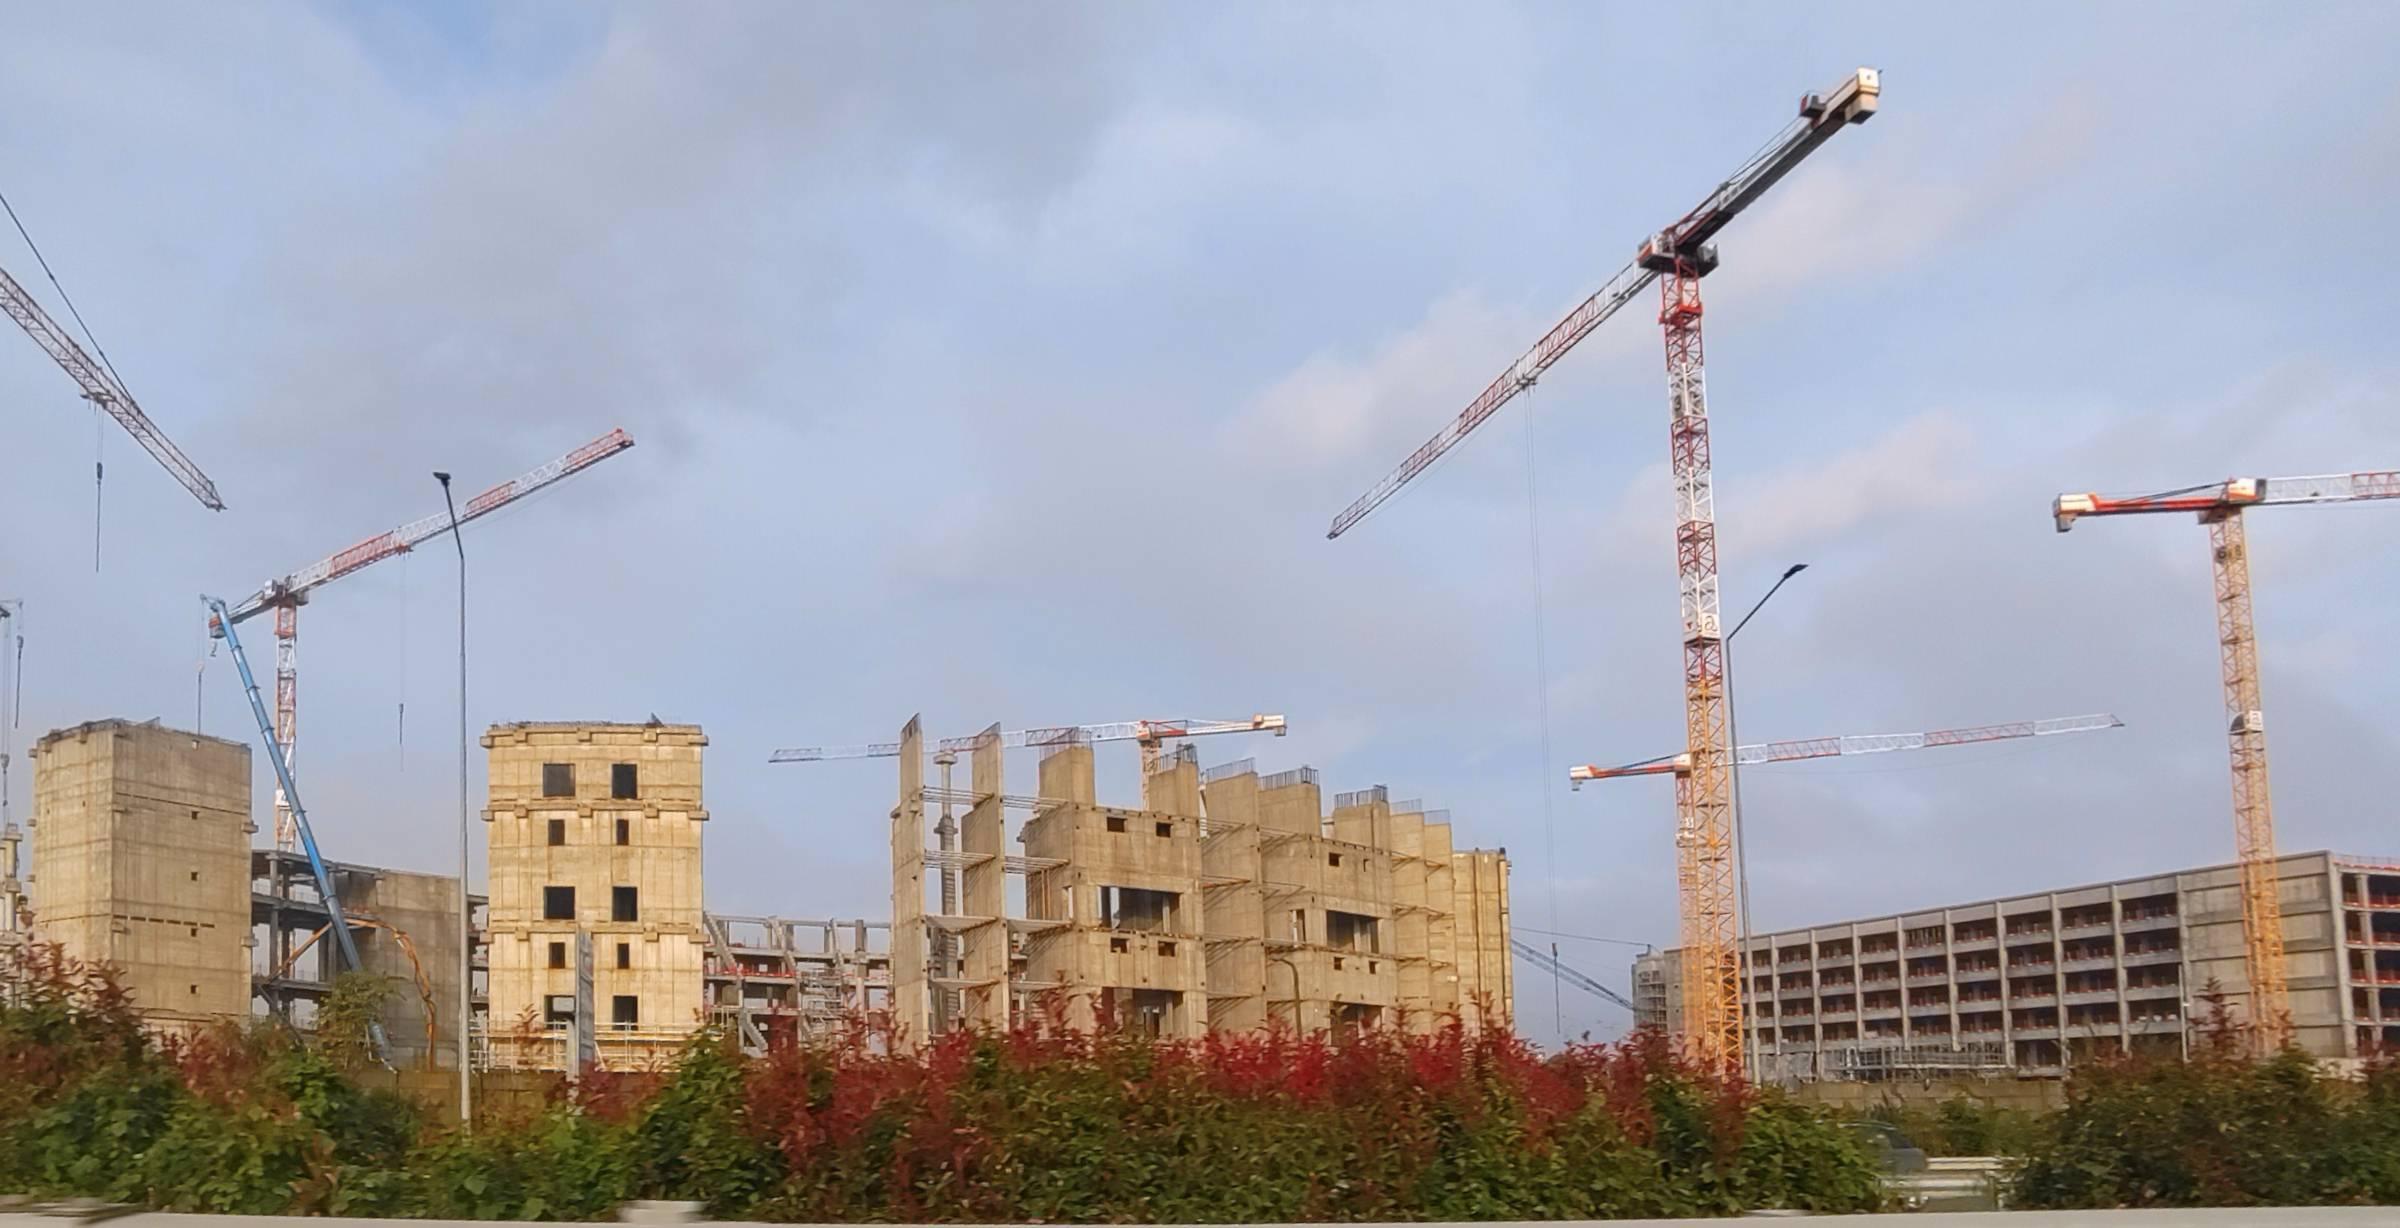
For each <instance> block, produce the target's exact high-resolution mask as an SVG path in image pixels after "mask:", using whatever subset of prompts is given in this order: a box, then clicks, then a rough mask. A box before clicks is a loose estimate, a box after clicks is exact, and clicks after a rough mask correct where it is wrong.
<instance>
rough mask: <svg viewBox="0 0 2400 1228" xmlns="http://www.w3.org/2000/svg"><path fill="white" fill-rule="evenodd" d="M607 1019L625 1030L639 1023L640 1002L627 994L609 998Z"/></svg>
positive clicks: (640, 1017)
mask: <svg viewBox="0 0 2400 1228" xmlns="http://www.w3.org/2000/svg"><path fill="white" fill-rule="evenodd" d="M608 1019H609V1022H611V1023H614V1024H616V1025H617V1026H619V1027H626V1028H630V1027H632V1026H634V1025H635V1024H638V1023H640V1022H641V1021H642V1000H641V999H640V998H637V997H635V996H633V995H632V994H629V993H621V994H618V995H617V996H615V997H613V998H610V999H609V1000H608Z"/></svg>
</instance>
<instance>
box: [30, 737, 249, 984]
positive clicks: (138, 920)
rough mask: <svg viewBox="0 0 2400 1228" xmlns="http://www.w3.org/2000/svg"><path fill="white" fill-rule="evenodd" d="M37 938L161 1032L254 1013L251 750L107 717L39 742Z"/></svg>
mask: <svg viewBox="0 0 2400 1228" xmlns="http://www.w3.org/2000/svg"><path fill="white" fill-rule="evenodd" d="M33 760H34V778H33V796H34V818H33V823H32V826H33V857H34V874H33V878H32V882H31V887H32V896H33V909H34V913H35V915H36V917H38V918H39V920H40V933H39V937H40V938H41V939H42V940H44V941H48V942H55V943H58V944H60V945H61V946H63V947H64V948H65V949H66V951H67V952H68V953H69V954H71V955H73V956H75V957H76V958H78V959H82V960H86V961H89V962H94V963H103V962H104V963H109V964H114V965H115V966H116V967H117V969H118V971H119V974H120V976H121V983H122V984H123V986H124V988H125V989H126V990H127V992H128V993H130V994H131V995H132V999H133V1003H134V1005H135V1006H136V1007H137V1008H138V1009H139V1010H140V1011H141V1012H142V1013H143V1015H144V1016H145V1017H146V1018H148V1019H149V1020H151V1021H152V1022H153V1024H155V1025H156V1026H159V1027H161V1028H164V1029H168V1030H174V1029H179V1028H183V1027H189V1026H195V1025H198V1024H201V1023H205V1022H207V1021H208V1020H211V1019H219V1018H225V1017H229V1016H246V1015H248V1014H249V1011H250V835H251V833H252V832H253V831H255V830H256V829H255V828H254V827H253V826H252V824H251V821H250V748H249V747H247V746H244V745H242V744H241V743H239V742H228V741H226V740H224V739H222V738H212V737H207V736H204V735H202V734H196V733H185V732H183V731H181V730H176V729H168V728H166V727H165V726H163V725H160V724H159V723H158V722H156V721H148V722H141V723H136V722H133V721H126V720H100V721H91V722H88V723H86V724H82V725H77V726H75V727H73V728H71V729H60V730H55V731H53V732H51V733H50V734H48V735H45V736H44V737H43V738H42V739H41V741H40V742H38V743H36V744H35V746H34V749H33Z"/></svg>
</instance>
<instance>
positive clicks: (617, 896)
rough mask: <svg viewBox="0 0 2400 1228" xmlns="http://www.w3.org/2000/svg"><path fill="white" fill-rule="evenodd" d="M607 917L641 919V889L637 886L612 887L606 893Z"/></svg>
mask: <svg viewBox="0 0 2400 1228" xmlns="http://www.w3.org/2000/svg"><path fill="white" fill-rule="evenodd" d="M608 919H609V920H611V921H639V920H641V919H642V891H641V888H639V887H612V888H610V889H609V893H608Z"/></svg>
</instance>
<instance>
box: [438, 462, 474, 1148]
mask: <svg viewBox="0 0 2400 1228" xmlns="http://www.w3.org/2000/svg"><path fill="white" fill-rule="evenodd" d="M433 480H434V481H437V482H440V483H441V484H442V506H444V507H447V508H449V509H450V543H451V544H452V545H454V546H456V547H458V1120H459V1121H460V1122H461V1123H462V1124H465V1125H468V1126H473V1125H474V1122H475V1105H474V1096H475V1091H474V1080H473V1078H472V1076H471V1071H472V1069H473V1064H474V1063H473V1057H472V1053H473V1043H474V1042H473V1041H471V1040H470V1039H469V1038H468V1035H467V1033H468V1032H469V1031H470V1030H472V1029H473V1027H474V1025H475V1001H474V999H475V959H474V954H473V949H474V945H475V906H474V904H473V903H472V902H471V901H470V900H469V899H468V897H467V542H466V539H465V538H463V537H461V536H459V532H458V504H457V503H456V502H454V501H453V500H452V499H451V497H450V475H449V474H447V473H444V472H442V471H441V470H439V469H436V470H434V471H433Z"/></svg>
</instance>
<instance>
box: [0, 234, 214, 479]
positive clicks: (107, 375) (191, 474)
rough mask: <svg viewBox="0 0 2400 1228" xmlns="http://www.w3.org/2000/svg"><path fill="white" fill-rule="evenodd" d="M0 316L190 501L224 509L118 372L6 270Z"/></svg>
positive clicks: (0, 278) (1, 276)
mask: <svg viewBox="0 0 2400 1228" xmlns="http://www.w3.org/2000/svg"><path fill="white" fill-rule="evenodd" d="M0 313H6V314H7V316H8V318H9V319H12V320H15V321H16V322H17V327H19V328H22V329H24V330H25V335H26V336H28V337H31V338H33V343H34V344H35V345H38V346H40V347H42V352H43V353H46V354H48V355H49V356H50V361H52V362H55V363H57V364H58V365H59V369H61V370H63V371H65V372H66V373H67V378H69V379H71V380H74V381H75V386H76V387H78V388H81V389H83V399H84V400H87V401H90V402H91V403H92V404H94V405H97V406H99V407H100V410H101V412H103V413H105V414H107V415H108V416H109V417H111V418H114V419H116V420H117V425H119V426H121V427H124V428H125V433H126V434H128V435H131V436H133V441H134V442H135V443H138V444H140V445H142V450H143V451H145V452H148V453H149V454H150V455H151V456H152V457H153V458H154V459H156V460H157V461H158V463H159V465H160V466H162V467H163V468H165V469H166V471H167V472H168V473H171V474H173V475H175V480H176V481H178V482H181V483H183V488H184V489H185V490H188V491H190V492H192V497H193V498H195V499H198V500H199V501H200V505H201V506H202V507H205V508H208V509H209V510H210V511H216V512H221V511H224V510H225V501H224V500H223V499H220V498H218V497H217V484H216V483H215V482H211V481H209V480H208V475H207V474H205V473H202V472H200V466H198V465H195V464H193V463H192V459H191V458H190V457H188V456H185V455H184V454H183V450H182V449H180V448H178V447H176V446H175V444H174V442H173V441H172V440H170V439H168V438H167V437H166V435H165V434H164V433H163V432H161V431H160V430H159V429H158V424H157V423H155V422H152V421H151V420H150V415H148V414H145V413H143V412H142V407H141V405H140V404H138V403H137V402H135V401H134V399H133V394H132V393H130V392H127V391H126V390H125V385H124V384H123V383H121V382H119V381H118V379H117V374H116V372H114V371H111V370H110V369H109V368H108V365H107V364H106V363H100V362H94V361H92V356H91V355H89V354H86V353H84V351H83V347H82V346H80V345H77V344H75V338H73V337H72V336H69V335H68V334H67V330H65V329H63V328H60V327H59V326H58V321H56V320H53V319H51V318H50V315H49V313H48V312H45V311H43V310H42V305H41V304H40V303H37V302H35V301H34V299H33V296H32V295H31V294H28V293H26V292H25V287H23V286H21V285H18V284H17V279H16V278H13V277H10V276H9V275H8V272H7V271H6V270H4V269H0Z"/></svg>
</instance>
